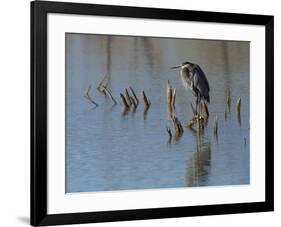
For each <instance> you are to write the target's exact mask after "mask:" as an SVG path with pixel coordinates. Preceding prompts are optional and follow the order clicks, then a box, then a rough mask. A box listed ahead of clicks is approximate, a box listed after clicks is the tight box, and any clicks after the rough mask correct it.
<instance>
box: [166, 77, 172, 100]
mask: <svg viewBox="0 0 281 227" xmlns="http://www.w3.org/2000/svg"><path fill="white" fill-rule="evenodd" d="M166 98H167V105H171V102H172V86H171V84H170V81H169V80H168V82H167V87H166Z"/></svg>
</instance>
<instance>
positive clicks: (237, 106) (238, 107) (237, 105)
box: [236, 97, 241, 114]
mask: <svg viewBox="0 0 281 227" xmlns="http://www.w3.org/2000/svg"><path fill="white" fill-rule="evenodd" d="M236 109H237V113H239V114H240V110H241V97H238V99H237V103H236Z"/></svg>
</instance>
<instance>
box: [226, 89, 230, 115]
mask: <svg viewBox="0 0 281 227" xmlns="http://www.w3.org/2000/svg"><path fill="white" fill-rule="evenodd" d="M226 104H227V106H228V111H230V107H231V98H230V92H228V93H227V95H226Z"/></svg>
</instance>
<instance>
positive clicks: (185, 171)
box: [66, 34, 250, 192]
mask: <svg viewBox="0 0 281 227" xmlns="http://www.w3.org/2000/svg"><path fill="white" fill-rule="evenodd" d="M187 60H188V61H190V62H195V63H197V64H199V65H200V66H201V67H202V69H203V70H204V72H205V73H206V75H207V78H208V80H209V84H210V98H211V103H210V105H209V112H210V118H209V122H208V125H207V127H206V128H205V130H204V134H203V135H201V136H198V134H197V133H196V132H194V131H192V130H190V129H188V128H184V133H183V136H182V137H181V138H180V139H179V140H177V141H174V140H173V141H172V142H171V143H168V134H167V132H166V126H169V127H171V128H172V124H171V121H170V119H169V115H168V113H167V108H166V83H167V80H170V81H171V84H172V86H173V87H175V88H176V89H177V98H176V115H177V116H178V118H179V119H180V121H181V122H182V123H183V124H184V123H186V122H188V121H189V120H190V119H191V118H192V111H191V108H190V102H193V103H194V102H195V98H194V96H193V95H192V93H191V92H190V91H186V90H185V89H184V87H183V85H182V84H181V80H180V74H179V71H176V70H171V69H170V67H171V66H174V65H177V64H180V63H181V62H184V61H187ZM104 75H108V77H109V84H108V88H109V89H110V90H111V92H112V94H113V96H114V97H115V98H116V100H117V101H118V104H117V105H115V106H113V105H112V102H111V100H110V99H108V98H106V97H104V96H103V95H102V94H100V93H99V92H98V91H97V90H96V89H95V87H96V86H97V84H98V83H99V82H100V81H101V79H102V78H103V76H104ZM89 85H92V90H91V92H90V94H91V97H92V99H93V100H94V101H95V102H97V103H98V104H99V106H98V107H96V108H95V107H94V105H93V104H91V103H90V102H88V101H87V100H86V99H85V98H84V97H83V94H84V93H85V91H86V90H87V88H88V86H89ZM129 86H131V87H133V88H134V89H135V91H136V92H137V95H139V94H140V91H141V89H144V90H145V92H146V94H147V96H148V97H149V99H150V100H151V103H152V104H151V107H150V108H149V109H148V111H147V112H144V108H143V104H142V103H141V104H140V105H139V106H138V108H137V109H136V111H135V112H133V111H129V112H127V113H126V114H124V113H122V107H121V105H120V103H119V100H120V98H119V94H120V92H123V91H124V88H126V87H129ZM66 92H67V94H66V95H67V106H66V117H67V125H66V136H67V138H66V141H67V146H66V178H67V180H66V192H93V191H105V190H122V189H152V188H174V187H192V186H210V185H236V184H248V183H249V180H250V179H249V43H248V42H233V41H211V40H188V39H166V38H144V37H122V36H102V35H91V34H66ZM228 92H230V94H231V106H230V110H228V107H227V105H226V94H227V93H228ZM239 96H240V97H241V99H242V106H241V117H240V121H238V118H237V115H236V100H237V98H238V97H239ZM215 115H217V116H218V137H217V138H216V137H215V136H214V133H213V127H214V117H215Z"/></svg>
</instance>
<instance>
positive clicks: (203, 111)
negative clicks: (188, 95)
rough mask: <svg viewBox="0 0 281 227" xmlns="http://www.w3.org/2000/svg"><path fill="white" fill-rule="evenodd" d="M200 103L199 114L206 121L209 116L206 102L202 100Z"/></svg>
mask: <svg viewBox="0 0 281 227" xmlns="http://www.w3.org/2000/svg"><path fill="white" fill-rule="evenodd" d="M200 105H201V108H200V112H201V113H200V115H201V116H202V117H203V118H204V120H206V121H207V120H208V118H209V110H208V107H207V104H206V103H205V102H204V101H201V103H200Z"/></svg>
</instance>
